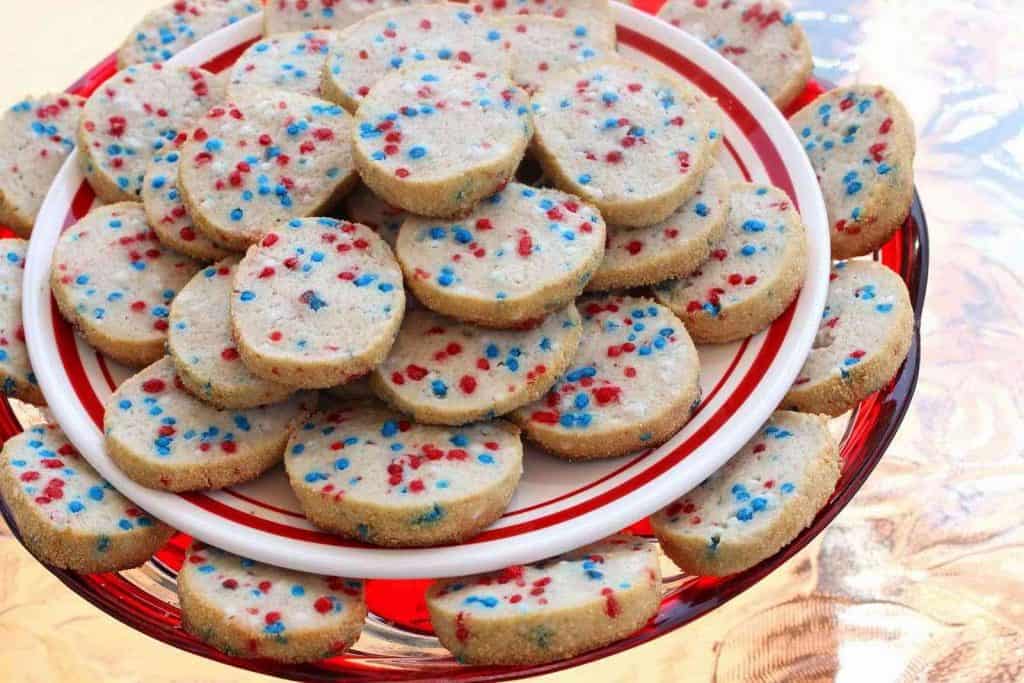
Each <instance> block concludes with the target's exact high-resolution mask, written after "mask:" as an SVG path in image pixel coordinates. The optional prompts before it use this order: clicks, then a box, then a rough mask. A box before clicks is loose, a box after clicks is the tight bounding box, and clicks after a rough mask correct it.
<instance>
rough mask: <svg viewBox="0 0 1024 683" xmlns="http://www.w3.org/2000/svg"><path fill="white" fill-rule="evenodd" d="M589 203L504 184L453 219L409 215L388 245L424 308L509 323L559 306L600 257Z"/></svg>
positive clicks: (597, 219) (597, 224)
mask: <svg viewBox="0 0 1024 683" xmlns="http://www.w3.org/2000/svg"><path fill="white" fill-rule="evenodd" d="M604 242H605V225H604V221H603V220H602V219H601V214H600V212H598V211H597V210H596V209H594V208H593V207H592V206H589V205H587V204H586V203H584V202H582V201H580V200H579V198H577V197H574V196H572V195H570V194H566V193H564V192H559V191H558V190H550V189H542V188H533V187H529V186H527V185H520V184H519V183H510V184H509V185H508V186H507V187H505V189H503V190H501V191H500V192H498V193H497V194H494V195H492V196H491V197H489V198H487V199H485V200H484V201H482V202H480V203H479V204H478V205H477V206H476V208H475V209H474V210H473V211H472V212H471V213H470V214H469V215H467V216H466V217H465V218H464V219H461V220H457V221H454V222H446V221H439V220H436V219H431V218H423V217H419V216H410V217H409V218H407V219H406V221H405V222H404V223H403V224H402V228H401V230H400V231H399V234H398V243H397V245H396V248H395V252H396V255H397V256H398V262H399V263H401V264H402V270H403V271H404V272H405V277H406V282H407V283H408V284H409V288H410V289H411V290H412V292H413V293H414V294H415V295H416V298H418V299H419V300H420V301H422V302H423V303H424V304H425V305H426V306H427V307H429V308H431V309H433V310H435V311H438V312H440V313H444V314H446V315H450V316H452V317H455V318H458V319H460V320H468V321H471V322H475V323H478V324H481V325H487V326H489V327H515V326H517V325H522V324H524V323H527V322H529V321H531V320H535V319H537V318H540V317H543V316H545V315H547V314H548V313H551V312H552V311H557V310H559V309H561V308H564V307H565V305H566V304H567V303H569V302H571V301H572V300H573V299H575V298H576V297H577V296H578V295H579V293H580V292H582V291H583V288H584V287H585V286H586V284H587V282H588V281H589V280H590V276H591V275H592V274H593V273H594V271H595V270H597V268H598V266H599V265H600V263H601V259H602V257H603V256H604Z"/></svg>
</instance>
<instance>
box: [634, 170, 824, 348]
mask: <svg viewBox="0 0 1024 683" xmlns="http://www.w3.org/2000/svg"><path fill="white" fill-rule="evenodd" d="M806 272H807V236H806V234H805V229H804V224H803V221H802V220H801V218H800V214H798V213H797V212H796V210H795V209H794V208H793V205H792V203H791V202H790V200H789V197H787V196H786V194H785V193H784V192H783V191H782V190H779V189H778V188H774V187H766V186H763V185H754V184H750V183H744V184H738V185H734V186H733V190H732V194H731V196H730V200H729V218H728V219H727V222H726V226H725V234H724V236H723V237H722V239H721V240H719V241H718V242H716V243H715V245H714V248H713V249H712V250H711V258H710V259H709V260H708V261H707V262H705V263H704V265H703V266H701V267H700V269H699V270H696V271H694V272H693V273H691V274H689V275H688V276H686V277H682V278H680V279H678V280H670V281H668V282H664V283H662V284H659V285H658V286H656V287H655V290H654V293H655V295H656V296H657V298H658V301H660V302H661V303H663V304H665V305H666V306H668V307H669V308H671V309H672V311H673V312H674V313H675V314H676V315H678V316H679V317H680V318H681V319H682V321H683V323H684V324H685V325H686V329H687V330H688V331H689V332H690V336H692V337H693V340H694V341H696V342H697V343H698V344H720V343H724V342H730V341H735V340H737V339H743V338H745V337H749V336H751V335H753V334H757V333H758V332H760V331H761V330H763V329H765V328H766V327H768V326H769V325H771V324H772V321H774V320H775V319H776V318H778V317H779V316H780V315H782V314H783V312H785V310H786V308H788V307H789V305H790V304H791V303H792V302H793V299H795V298H796V296H797V294H798V293H799V291H800V287H801V285H803V282H804V275H805V274H806Z"/></svg>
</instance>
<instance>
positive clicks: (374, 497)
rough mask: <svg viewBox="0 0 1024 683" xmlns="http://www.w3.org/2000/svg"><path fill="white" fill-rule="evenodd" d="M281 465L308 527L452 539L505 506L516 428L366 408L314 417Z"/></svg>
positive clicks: (380, 538)
mask: <svg viewBox="0 0 1024 683" xmlns="http://www.w3.org/2000/svg"><path fill="white" fill-rule="evenodd" d="M284 464H285V469H286V470H287V471H288V479H289V481H290V482H291V485H292V490H294V491H295V495H296V496H298V499H299V502H300V503H301V505H302V510H303V511H304V512H305V513H306V517H308V518H309V520H310V521H311V522H313V524H316V525H317V526H319V527H322V528H324V529H327V530H329V531H332V532H335V533H339V534H342V535H344V536H348V537H349V538H354V539H358V540H360V541H364V542H366V543H372V544H374V545H381V546H395V547H408V546H428V545H437V544H441V543H460V542H462V541H464V540H466V539H467V538H470V537H472V536H474V535H476V534H477V533H478V532H480V531H481V530H483V529H484V528H486V527H487V526H490V524H491V523H493V522H494V521H495V520H497V519H498V518H499V517H501V515H502V513H503V512H504V511H505V508H507V507H508V503H509V501H510V500H511V499H512V494H513V493H514V492H515V489H516V486H517V485H518V484H519V478H520V476H521V475H522V472H523V445H522V442H521V441H520V440H519V429H518V428H517V427H515V426H514V425H512V424H510V423H508V422H505V421H502V420H497V421H493V422H482V423H479V424H474V425H467V426H465V427H431V426H425V425H418V424H415V423H412V422H410V421H409V420H408V419H406V418H405V416H403V415H401V414H399V413H396V412H394V411H391V410H388V409H386V408H383V407H381V406H378V405H375V404H373V403H364V404H344V405H342V406H339V407H335V408H331V409H329V410H326V411H324V412H321V413H317V414H316V415H315V416H314V417H313V418H312V419H310V420H309V421H308V422H307V423H306V424H305V425H303V426H302V428H301V429H299V430H298V431H297V432H296V433H295V434H294V435H293V436H292V439H291V441H289V442H288V447H287V449H286V450H285V461H284Z"/></svg>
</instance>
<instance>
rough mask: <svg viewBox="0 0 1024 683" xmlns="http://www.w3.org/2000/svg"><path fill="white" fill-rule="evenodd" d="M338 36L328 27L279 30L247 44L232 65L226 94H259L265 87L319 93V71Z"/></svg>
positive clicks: (234, 95)
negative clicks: (318, 29) (309, 29)
mask: <svg viewBox="0 0 1024 683" xmlns="http://www.w3.org/2000/svg"><path fill="white" fill-rule="evenodd" d="M337 36H338V34H337V33H333V32H331V31H306V32H298V33H280V34H277V35H273V36H270V37H269V38H264V39H263V40H261V41H259V42H257V43H255V44H253V45H251V46H249V48H248V49H247V50H246V51H245V52H243V53H242V56H241V57H239V58H238V61H237V62H235V65H234V66H233V67H231V76H230V80H229V81H228V97H229V98H231V99H238V98H240V97H243V96H244V95H245V94H246V93H250V94H251V95H253V96H255V97H258V96H259V93H260V91H266V90H270V91H281V90H284V91H286V92H294V93H298V94H300V95H309V96H310V97H319V96H320V75H321V72H322V71H323V69H324V62H325V61H327V54H328V52H329V51H330V48H331V43H332V42H334V39H335V38H337ZM254 90H255V91H256V92H253V91H254Z"/></svg>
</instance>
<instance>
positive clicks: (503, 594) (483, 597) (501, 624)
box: [427, 534, 661, 665]
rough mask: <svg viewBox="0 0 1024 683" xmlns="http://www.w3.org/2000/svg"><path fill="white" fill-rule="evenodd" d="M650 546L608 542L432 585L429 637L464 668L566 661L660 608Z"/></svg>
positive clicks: (627, 540)
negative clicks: (541, 559)
mask: <svg viewBox="0 0 1024 683" xmlns="http://www.w3.org/2000/svg"><path fill="white" fill-rule="evenodd" d="M655 548H656V546H655V545H654V544H653V543H651V542H649V541H646V540H644V539H643V538H640V537H638V536H630V535H624V534H623V535H616V536H611V537H609V538H607V539H605V540H603V541H600V542H598V543H594V544H592V545H589V546H585V547H583V548H580V549H578V550H574V551H572V552H569V553H566V554H564V555H561V556H558V557H554V558H551V559H548V560H543V561H541V562H537V563H535V564H529V565H517V566H513V567H508V568H506V569H503V570H501V571H496V572H491V573H489V574H478V575H476V576H466V577H460V578H454V579H442V580H440V581H436V582H434V584H432V585H431V586H430V588H429V589H428V590H427V609H428V610H429V611H430V623H431V625H432V626H433V627H434V632H435V633H436V634H437V637H438V638H439V639H440V640H441V644H442V645H444V646H445V648H447V649H448V650H449V651H451V653H452V654H453V655H455V657H456V658H457V659H458V660H459V661H460V662H463V663H466V664H477V665H504V664H512V665H523V664H543V663H545V662H552V661H555V660H558V659H568V658H569V657H573V656H575V655H578V654H581V653H583V652H587V651H588V650H593V649H596V648H598V647H601V646H602V645H607V644H609V643H613V642H615V641H616V640H620V639H622V638H625V637H626V636H628V635H630V634H631V633H633V632H635V631H637V630H638V629H640V628H641V627H642V626H643V625H644V624H646V623H647V621H648V620H649V619H650V618H651V617H653V616H654V615H655V614H656V613H657V611H658V607H659V605H660V604H661V572H660V569H659V567H658V555H657V553H656V552H655Z"/></svg>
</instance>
